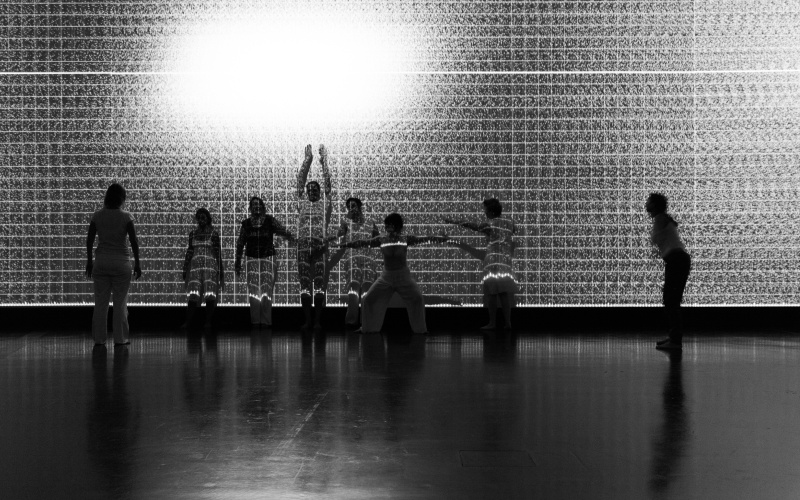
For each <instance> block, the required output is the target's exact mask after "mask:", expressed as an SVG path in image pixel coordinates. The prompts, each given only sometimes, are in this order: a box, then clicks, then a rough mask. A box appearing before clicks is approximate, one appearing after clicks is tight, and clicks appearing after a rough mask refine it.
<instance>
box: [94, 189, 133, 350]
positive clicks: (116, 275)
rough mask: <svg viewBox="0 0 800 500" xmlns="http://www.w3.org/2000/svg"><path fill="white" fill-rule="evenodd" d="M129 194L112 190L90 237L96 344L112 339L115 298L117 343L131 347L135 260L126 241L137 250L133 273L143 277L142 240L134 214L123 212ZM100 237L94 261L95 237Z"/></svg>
mask: <svg viewBox="0 0 800 500" xmlns="http://www.w3.org/2000/svg"><path fill="white" fill-rule="evenodd" d="M126 198H127V192H126V191H125V188H124V187H122V186H120V185H119V184H117V183H114V184H112V185H110V186H109V187H108V190H107V191H106V196H105V199H104V200H103V208H102V209H100V210H98V211H97V212H95V213H94V215H93V216H92V221H91V222H90V223H89V234H87V236H86V276H87V277H89V278H92V280H93V281H94V315H93V316H92V335H93V336H94V342H95V344H104V343H105V342H106V338H107V337H108V330H107V326H106V323H107V321H108V301H109V299H110V298H111V295H112V292H113V296H114V344H116V345H124V344H130V341H129V340H128V335H129V333H130V332H129V326H128V289H129V288H130V286H131V260H130V259H131V258H130V254H128V245H127V244H126V242H125V238H128V240H129V241H130V243H131V250H133V259H134V265H133V273H134V274H135V276H136V279H137V280H138V279H139V278H141V277H142V268H141V267H140V266H139V240H138V239H136V229H135V228H134V226H133V218H132V217H131V214H129V213H128V212H125V211H124V210H122V204H123V203H125V199H126ZM96 236H99V237H100V242H99V243H98V244H97V250H96V251H95V257H96V259H95V262H92V247H93V246H94V240H95V237H96Z"/></svg>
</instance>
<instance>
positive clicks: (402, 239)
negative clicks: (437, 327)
mask: <svg viewBox="0 0 800 500" xmlns="http://www.w3.org/2000/svg"><path fill="white" fill-rule="evenodd" d="M384 229H385V231H386V234H384V235H381V236H376V237H374V238H371V239H365V240H356V241H351V242H348V243H344V244H342V245H340V246H342V247H345V248H366V247H371V248H380V249H381V253H382V254H383V272H382V273H381V275H380V277H378V279H377V280H376V281H375V282H374V283H373V284H372V286H370V288H369V290H368V291H367V294H366V295H365V296H364V298H363V299H362V301H361V331H362V332H363V333H378V332H380V331H381V326H383V318H384V316H385V315H386V308H387V307H388V306H389V301H390V300H391V298H392V294H394V293H395V292H397V294H398V295H399V296H400V298H402V299H403V300H404V301H405V303H406V309H407V311H408V319H409V322H410V323H411V330H412V331H413V332H414V333H417V334H422V333H427V332H428V327H427V325H426V323H425V300H424V298H423V295H422V291H421V290H420V288H419V286H418V285H417V283H416V281H414V278H413V276H412V275H411V270H410V269H409V268H408V261H407V254H408V247H409V246H415V245H421V244H423V243H429V242H433V241H436V242H445V241H447V239H448V237H447V236H445V235H441V236H413V235H406V234H404V233H403V217H402V216H401V215H400V214H398V213H391V214H389V215H388V216H387V217H386V219H385V220H384Z"/></svg>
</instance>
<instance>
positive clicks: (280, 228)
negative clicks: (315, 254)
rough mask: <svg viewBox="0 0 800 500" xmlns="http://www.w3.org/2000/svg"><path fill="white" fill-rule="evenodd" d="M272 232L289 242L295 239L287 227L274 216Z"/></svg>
mask: <svg viewBox="0 0 800 500" xmlns="http://www.w3.org/2000/svg"><path fill="white" fill-rule="evenodd" d="M272 232H273V233H274V234H277V235H278V236H280V237H281V238H284V239H285V240H286V241H288V242H289V243H292V242H294V241H295V240H296V238H295V237H294V235H293V234H292V233H290V232H289V230H288V229H286V226H284V225H283V224H281V223H280V222H278V219H275V218H274V217H273V219H272Z"/></svg>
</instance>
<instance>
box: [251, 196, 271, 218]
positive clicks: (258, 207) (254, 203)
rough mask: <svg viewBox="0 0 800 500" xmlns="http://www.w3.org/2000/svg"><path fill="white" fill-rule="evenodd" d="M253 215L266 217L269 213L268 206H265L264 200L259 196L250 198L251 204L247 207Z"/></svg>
mask: <svg viewBox="0 0 800 500" xmlns="http://www.w3.org/2000/svg"><path fill="white" fill-rule="evenodd" d="M247 208H248V209H249V210H250V213H251V214H252V215H264V214H265V213H267V206H266V205H264V200H262V199H261V198H260V197H258V196H253V197H251V198H250V203H249V204H248V207H247Z"/></svg>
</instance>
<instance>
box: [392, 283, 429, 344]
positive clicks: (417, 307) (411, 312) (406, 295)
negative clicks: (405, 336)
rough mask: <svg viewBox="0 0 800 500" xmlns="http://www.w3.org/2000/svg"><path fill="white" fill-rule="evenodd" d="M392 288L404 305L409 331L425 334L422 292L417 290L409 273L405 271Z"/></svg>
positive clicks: (426, 328)
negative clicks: (409, 326) (409, 325)
mask: <svg viewBox="0 0 800 500" xmlns="http://www.w3.org/2000/svg"><path fill="white" fill-rule="evenodd" d="M394 288H395V290H396V291H397V295H399V296H400V298H402V299H403V301H404V302H405V303H406V311H407V312H408V321H409V323H410V324H411V331H412V332H414V333H427V332H428V326H427V324H426V323H425V300H424V299H423V298H422V290H420V289H419V286H418V285H417V282H416V281H414V278H413V276H412V275H411V271H406V273H404V274H403V275H402V276H399V277H398V279H397V281H396V282H395V284H394Z"/></svg>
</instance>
